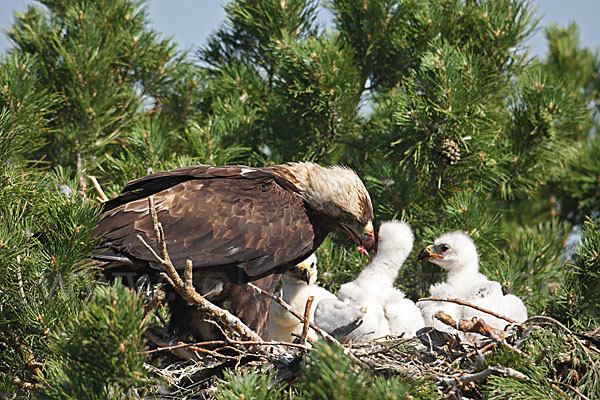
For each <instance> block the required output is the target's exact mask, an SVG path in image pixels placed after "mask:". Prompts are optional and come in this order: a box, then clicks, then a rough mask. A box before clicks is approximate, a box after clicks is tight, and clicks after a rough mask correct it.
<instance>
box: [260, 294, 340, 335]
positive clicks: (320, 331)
mask: <svg viewBox="0 0 600 400" xmlns="http://www.w3.org/2000/svg"><path fill="white" fill-rule="evenodd" d="M248 286H250V287H251V288H252V289H254V290H256V291H257V292H258V293H260V294H262V295H263V296H267V297H269V298H271V299H272V300H275V302H277V303H278V304H279V305H280V306H281V307H283V308H285V309H286V310H287V311H288V312H289V313H290V314H292V315H293V316H294V317H296V318H298V320H300V322H302V323H304V320H305V318H304V316H302V315H300V314H299V313H297V312H296V311H294V310H293V309H292V307H291V306H290V305H289V304H288V303H286V302H285V301H283V300H282V299H281V297H277V296H275V295H274V294H273V293H269V292H267V291H266V290H263V289H261V288H259V287H258V286H256V285H255V284H253V283H248ZM308 325H309V326H310V327H311V328H313V329H314V330H315V331H316V332H317V333H318V334H319V335H321V336H322V337H324V338H325V339H327V340H329V341H330V342H332V343H335V344H337V345H338V346H339V345H340V342H338V341H337V339H336V338H334V337H333V336H331V335H330V334H329V333H327V332H325V331H324V330H323V329H321V328H319V327H318V326H317V325H316V324H315V323H314V322H311V321H308Z"/></svg>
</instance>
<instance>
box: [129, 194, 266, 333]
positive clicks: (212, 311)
mask: <svg viewBox="0 0 600 400" xmlns="http://www.w3.org/2000/svg"><path fill="white" fill-rule="evenodd" d="M148 209H149V213H150V217H151V219H152V227H153V228H154V235H155V237H156V244H157V246H158V248H159V251H160V256H159V255H158V254H157V253H156V252H155V251H154V249H153V248H152V247H151V246H150V245H149V244H148V243H146V241H145V240H144V238H142V237H141V236H140V235H137V237H138V239H139V240H140V242H141V243H142V245H144V247H146V249H148V251H150V253H151V254H152V255H153V256H154V258H156V260H157V261H158V262H160V263H161V264H162V266H163V267H165V269H166V271H167V275H168V277H169V278H170V279H169V280H168V282H169V283H170V284H171V286H173V288H174V289H175V291H176V292H177V293H178V294H179V295H180V296H181V297H182V298H183V299H184V300H186V301H187V302H188V303H190V304H193V305H194V306H195V307H196V308H197V309H199V310H201V311H204V312H206V313H207V314H209V315H211V316H212V317H214V318H215V319H216V320H217V321H219V322H220V323H222V324H223V325H225V326H227V327H229V328H231V329H232V330H233V331H234V332H235V333H237V334H238V335H239V336H240V337H241V338H243V339H247V340H253V341H262V339H261V338H260V336H258V334H256V332H254V331H253V330H252V329H250V328H248V326H246V324H244V323H243V322H242V321H241V320H240V319H239V318H238V317H236V316H235V315H233V314H231V313H230V312H229V311H227V310H223V309H222V308H220V307H217V306H216V305H214V304H212V303H211V302H210V301H208V300H206V299H205V298H204V297H203V296H202V295H200V294H199V293H198V292H197V291H196V289H195V288H194V285H193V283H192V269H193V265H192V261H191V260H187V262H186V267H185V271H184V273H183V276H184V279H185V283H184V281H183V280H182V279H181V277H180V276H179V273H178V272H177V271H176V270H175V267H174V266H173V263H172V262H171V258H170V257H169V253H168V252H167V244H166V241H165V233H164V231H163V228H162V225H161V223H160V222H158V216H157V214H156V209H155V207H154V198H153V196H149V197H148Z"/></svg>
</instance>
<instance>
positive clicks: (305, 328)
mask: <svg viewBox="0 0 600 400" xmlns="http://www.w3.org/2000/svg"><path fill="white" fill-rule="evenodd" d="M314 300H315V297H314V296H308V299H306V305H305V306H304V322H303V324H302V336H300V344H302V345H304V344H306V336H307V335H308V319H309V318H310V308H311V307H312V303H313V301H314Z"/></svg>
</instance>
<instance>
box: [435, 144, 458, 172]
mask: <svg viewBox="0 0 600 400" xmlns="http://www.w3.org/2000/svg"><path fill="white" fill-rule="evenodd" d="M437 156H438V159H439V160H440V161H443V162H445V163H447V164H448V165H454V164H456V163H457V162H458V161H459V160H460V149H459V148H458V144H457V143H456V142H455V141H454V140H452V139H449V138H447V137H445V138H443V139H442V141H441V143H440V147H439V149H438V154H437Z"/></svg>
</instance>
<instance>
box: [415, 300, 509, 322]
mask: <svg viewBox="0 0 600 400" xmlns="http://www.w3.org/2000/svg"><path fill="white" fill-rule="evenodd" d="M419 301H444V302H446V303H455V304H460V305H461V306H465V307H471V308H474V309H475V310H477V311H481V312H482V313H486V314H489V315H492V316H494V317H496V318H499V319H503V320H505V321H507V322H510V323H511V324H515V325H519V323H518V322H517V321H515V320H514V319H512V318H508V317H506V316H504V315H500V314H498V313H495V312H494V311H490V310H486V309H485V308H481V307H479V306H476V305H475V304H471V303H469V302H467V301H464V300H461V299H442V298H438V297H425V298H422V299H419Z"/></svg>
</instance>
